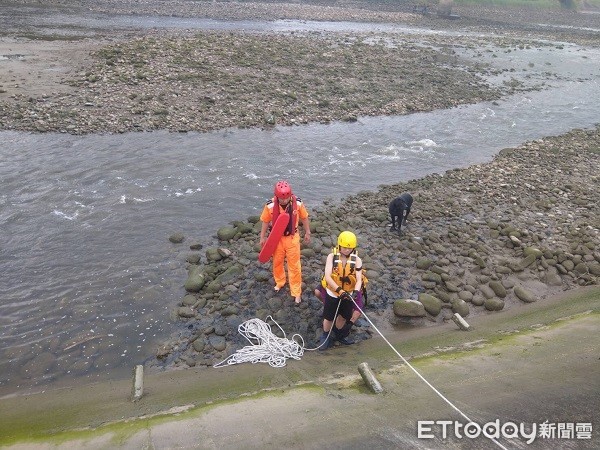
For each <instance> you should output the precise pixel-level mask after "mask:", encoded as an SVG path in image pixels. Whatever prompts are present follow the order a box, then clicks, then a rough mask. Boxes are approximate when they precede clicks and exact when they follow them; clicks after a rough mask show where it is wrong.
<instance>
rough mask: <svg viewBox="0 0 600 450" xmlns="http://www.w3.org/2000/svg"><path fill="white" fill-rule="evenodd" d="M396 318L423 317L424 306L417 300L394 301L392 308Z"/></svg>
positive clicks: (424, 314) (424, 313)
mask: <svg viewBox="0 0 600 450" xmlns="http://www.w3.org/2000/svg"><path fill="white" fill-rule="evenodd" d="M393 310H394V314H395V315H396V316H398V317H425V316H426V315H427V313H426V312H425V306H423V304H422V303H421V302H419V301H417V300H396V301H395V302H394V306H393Z"/></svg>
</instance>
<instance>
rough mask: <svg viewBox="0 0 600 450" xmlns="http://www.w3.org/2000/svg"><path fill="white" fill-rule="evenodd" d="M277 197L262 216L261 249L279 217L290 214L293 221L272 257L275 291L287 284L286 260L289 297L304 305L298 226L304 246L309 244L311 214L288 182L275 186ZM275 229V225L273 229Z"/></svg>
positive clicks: (269, 202)
mask: <svg viewBox="0 0 600 450" xmlns="http://www.w3.org/2000/svg"><path fill="white" fill-rule="evenodd" d="M273 193H274V197H273V198H272V199H271V200H269V201H268V202H267V203H266V204H265V206H264V208H263V210H262V214H261V215H260V220H261V221H262V227H261V230H260V246H261V248H262V247H263V246H264V245H265V242H266V237H265V234H266V232H267V229H269V225H270V224H274V223H275V221H276V220H277V217H278V216H279V214H281V213H284V212H287V213H288V214H289V215H290V221H289V223H288V226H287V228H286V230H285V231H284V233H283V236H281V239H280V241H279V243H278V244H277V248H276V249H275V252H274V253H273V278H274V279H275V290H276V291H279V290H280V289H281V288H282V287H283V286H284V285H285V283H286V277H285V268H284V266H283V264H284V260H287V270H288V276H289V279H290V293H291V294H292V297H294V301H295V302H296V303H300V302H301V301H302V267H301V265H300V233H299V232H298V222H299V221H300V220H301V221H302V226H303V228H304V242H305V243H307V244H308V243H309V242H310V223H309V220H308V212H307V211H306V207H305V206H304V203H303V202H302V200H300V199H299V198H298V197H296V196H295V195H294V194H293V193H292V187H291V186H290V184H289V183H288V182H287V181H278V182H277V183H275V189H274V192H273ZM271 226H272V225H271Z"/></svg>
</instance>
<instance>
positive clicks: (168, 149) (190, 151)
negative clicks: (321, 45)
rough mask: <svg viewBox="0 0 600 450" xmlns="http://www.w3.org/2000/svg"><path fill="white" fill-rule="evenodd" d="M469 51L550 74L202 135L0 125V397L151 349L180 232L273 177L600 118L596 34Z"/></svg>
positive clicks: (210, 230)
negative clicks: (490, 89)
mask: <svg viewBox="0 0 600 450" xmlns="http://www.w3.org/2000/svg"><path fill="white" fill-rule="evenodd" d="M286 24H287V25H286V28H285V30H284V31H285V32H287V31H289V29H290V28H291V27H290V25H289V24H290V23H289V22H286ZM304 24H306V22H304ZM309 25H310V26H313V27H314V26H316V25H314V24H309ZM302 26H303V27H304V26H307V25H302ZM320 26H323V24H321V25H320ZM325 26H327V25H325ZM360 26H361V27H364V26H365V25H364V24H362V25H360ZM373 27H381V25H373ZM390 27H391V25H390ZM346 31H347V30H346ZM386 32H389V30H386ZM402 32H405V29H403V30H402ZM462 55H463V56H464V57H476V56H475V53H473V54H469V50H462ZM477 57H478V58H487V62H489V63H491V64H494V65H495V66H497V67H512V68H514V71H513V72H511V76H512V77H514V78H519V79H521V80H522V81H523V82H525V83H530V84H535V83H540V80H550V81H547V82H546V83H545V84H546V88H545V89H544V90H541V91H535V92H529V93H522V94H516V95H513V96H511V97H508V98H505V99H503V100H501V101H498V102H494V103H481V104H476V105H469V106H462V107H458V108H454V109H449V110H440V111H434V112H430V113H420V114H412V115H408V116H400V117H374V118H373V117H368V118H360V119H359V120H358V122H355V123H333V124H329V125H319V124H313V125H306V126H298V127H276V128H274V129H272V130H237V129H235V130H234V129H231V130H223V131H219V132H213V133H205V134H201V133H185V134H182V133H167V132H153V133H127V134H120V135H88V136H71V135H66V134H29V133H21V132H7V131H5V132H0V142H2V145H0V179H1V191H0V226H1V229H2V233H0V273H1V274H2V275H1V277H0V349H1V350H0V351H1V355H0V396H2V395H11V394H14V393H16V392H21V391H23V390H26V389H30V388H37V389H40V388H44V387H45V386H47V385H49V384H51V383H61V382H62V383H68V382H69V381H70V380H72V378H73V377H84V378H87V379H89V380H96V379H104V378H107V377H118V376H123V375H124V374H128V373H129V372H130V370H131V368H132V367H133V365H134V364H141V363H144V361H146V360H148V359H151V358H153V356H154V354H155V351H156V347H157V345H158V344H159V343H160V342H161V341H162V340H164V339H165V338H166V337H168V336H170V335H171V333H173V332H174V331H176V330H177V327H178V325H177V324H174V323H172V322H171V321H170V320H169V315H170V310H171V309H172V308H173V307H174V306H175V305H176V303H177V301H178V300H179V299H180V298H181V297H182V296H183V295H184V289H183V283H184V282H185V279H186V271H185V258H186V256H187V255H188V254H189V253H190V250H189V244H191V243H194V242H199V243H203V244H206V245H212V244H213V243H214V242H213V236H214V234H215V232H216V230H217V228H218V227H220V226H223V225H226V224H227V223H228V222H230V221H232V220H244V219H245V218H247V217H248V216H249V215H253V214H258V213H259V212H260V209H261V207H262V204H263V202H264V201H265V200H266V199H267V198H268V197H269V195H270V193H271V190H272V185H273V183H274V182H275V181H276V180H278V179H281V178H283V179H287V180H289V181H290V182H291V184H292V186H293V187H294V190H295V191H296V192H297V193H298V195H300V196H301V197H302V198H303V199H304V201H305V202H306V203H307V205H308V206H309V209H310V207H311V206H313V207H314V206H318V205H319V204H320V203H321V202H322V201H323V200H325V199H327V198H332V199H339V198H341V197H342V196H344V195H346V194H347V193H356V192H358V191H360V190H375V189H376V188H377V186H378V185H380V184H391V183H396V182H401V181H408V180H410V179H415V178H419V177H422V176H424V175H427V174H430V173H435V172H437V173H441V172H444V171H445V170H447V169H451V168H455V167H464V166H467V165H471V164H476V163H482V162H486V161H489V160H490V159H491V158H492V157H493V155H495V154H496V153H497V152H498V151H499V150H501V149H502V148H505V147H511V146H516V145H519V144H521V143H522V142H524V141H527V140H532V139H538V138H542V137H544V136H547V135H555V134H560V133H563V132H566V131H568V130H570V129H572V128H578V127H579V128H589V127H593V126H594V125H595V124H596V123H598V122H599V121H600V105H599V103H598V98H600V52H599V51H598V50H597V49H592V50H590V49H582V48H579V47H577V46H573V45H567V44H564V45H553V46H548V47H543V48H530V49H521V50H517V51H512V52H510V53H505V52H496V56H495V57H494V58H492V57H490V56H485V55H484V56H481V55H479V56H477ZM532 64H533V65H532ZM490 81H491V82H494V83H500V82H502V81H504V79H503V77H502V76H500V77H498V79H490ZM175 232H182V233H183V234H184V235H185V236H186V241H185V242H184V244H183V245H174V244H171V243H170V242H169V241H168V237H169V236H170V235H171V234H173V233H175ZM42 369H43V370H42Z"/></svg>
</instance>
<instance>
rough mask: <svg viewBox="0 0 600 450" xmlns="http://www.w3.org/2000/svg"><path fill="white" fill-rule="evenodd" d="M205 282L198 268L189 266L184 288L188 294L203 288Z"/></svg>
mask: <svg viewBox="0 0 600 450" xmlns="http://www.w3.org/2000/svg"><path fill="white" fill-rule="evenodd" d="M205 282H206V279H205V277H204V273H202V269H201V268H200V266H191V267H190V269H189V271H188V278H187V280H186V281H185V285H184V288H185V290H186V291H188V292H198V291H200V290H201V289H202V288H203V287H204V284H205Z"/></svg>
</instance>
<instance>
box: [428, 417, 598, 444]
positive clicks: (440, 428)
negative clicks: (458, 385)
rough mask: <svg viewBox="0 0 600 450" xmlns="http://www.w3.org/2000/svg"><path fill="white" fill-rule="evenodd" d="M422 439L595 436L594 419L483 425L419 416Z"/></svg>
mask: <svg viewBox="0 0 600 450" xmlns="http://www.w3.org/2000/svg"><path fill="white" fill-rule="evenodd" d="M417 437H418V438H419V439H434V438H435V437H440V438H442V439H447V438H448V437H455V438H458V439H463V438H467V439H477V438H479V437H485V438H488V439H500V438H504V439H523V440H524V441H525V442H526V443H527V444H531V443H532V442H534V441H535V440H536V438H542V439H591V437H592V423H591V422H586V423H565V422H560V423H548V421H546V422H543V423H540V424H537V423H531V424H525V423H515V422H505V423H500V419H496V420H494V421H492V422H487V423H485V424H483V425H480V424H479V423H477V422H468V423H466V424H464V423H462V422H459V421H456V420H435V421H434V420H419V421H418V422H417Z"/></svg>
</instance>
